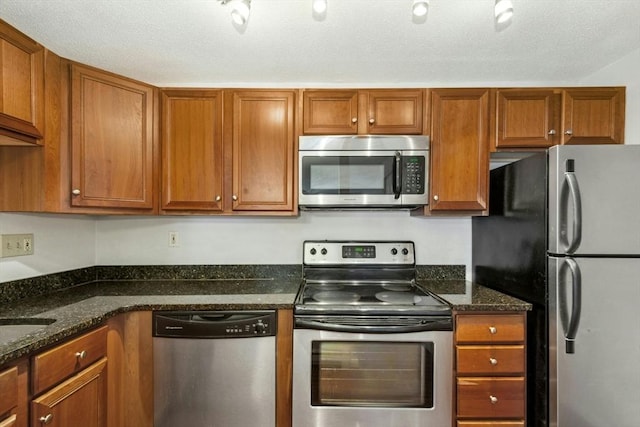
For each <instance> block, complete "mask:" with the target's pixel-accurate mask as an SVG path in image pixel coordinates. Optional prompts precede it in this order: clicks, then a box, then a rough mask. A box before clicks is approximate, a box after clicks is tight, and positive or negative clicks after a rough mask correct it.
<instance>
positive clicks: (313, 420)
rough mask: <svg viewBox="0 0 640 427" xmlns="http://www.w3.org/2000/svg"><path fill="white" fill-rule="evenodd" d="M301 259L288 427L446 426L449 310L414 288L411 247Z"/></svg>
mask: <svg viewBox="0 0 640 427" xmlns="http://www.w3.org/2000/svg"><path fill="white" fill-rule="evenodd" d="M303 250H304V255H303V276H304V283H303V286H302V288H301V290H300V292H299V294H298V297H297V298H296V303H295V305H294V320H295V328H294V346H293V347H294V352H293V353H294V354H293V365H294V372H295V374H294V381H293V426H294V427H329V426H331V427H333V426H337V425H341V426H342V425H345V426H347V425H349V426H357V425H366V426H367V427H418V426H421V427H422V426H445V425H451V411H452V408H451V399H452V380H451V378H452V335H453V334H452V315H451V308H450V307H449V306H448V304H446V303H445V302H444V301H442V300H441V299H440V298H439V297H437V296H436V295H433V294H431V293H430V292H427V291H425V290H423V289H421V288H419V287H418V286H417V285H416V282H415V252H414V245H413V243H412V242H369V241H359V242H353V241H307V242H304V245H303Z"/></svg>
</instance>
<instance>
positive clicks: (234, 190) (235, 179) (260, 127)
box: [225, 90, 296, 214]
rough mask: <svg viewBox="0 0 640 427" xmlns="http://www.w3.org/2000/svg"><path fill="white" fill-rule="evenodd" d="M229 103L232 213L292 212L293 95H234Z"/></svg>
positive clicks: (257, 92) (242, 92) (239, 92)
mask: <svg viewBox="0 0 640 427" xmlns="http://www.w3.org/2000/svg"><path fill="white" fill-rule="evenodd" d="M228 99H229V101H228V102H230V103H231V105H230V108H231V111H232V112H233V113H232V115H231V117H232V124H231V127H232V129H231V138H232V144H231V146H232V180H231V183H230V186H231V191H230V194H231V202H232V209H233V211H234V212H246V213H249V212H251V211H272V212H281V213H284V214H292V213H294V212H295V210H296V203H295V200H294V195H295V175H294V171H295V164H294V162H295V156H294V154H295V147H296V144H295V136H296V132H295V107H296V91H295V90H237V91H232V92H231V93H230V96H229V97H228ZM225 108H226V107H225Z"/></svg>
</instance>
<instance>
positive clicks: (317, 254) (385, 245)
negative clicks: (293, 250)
mask: <svg viewBox="0 0 640 427" xmlns="http://www.w3.org/2000/svg"><path fill="white" fill-rule="evenodd" d="M303 251H304V253H303V256H302V259H303V263H304V264H305V265H347V264H364V265H367V264H371V265H385V264H386V265H413V264H415V249H414V244H413V242H408V241H403V242H372V241H328V240H312V241H310V240H308V241H305V242H304V244H303Z"/></svg>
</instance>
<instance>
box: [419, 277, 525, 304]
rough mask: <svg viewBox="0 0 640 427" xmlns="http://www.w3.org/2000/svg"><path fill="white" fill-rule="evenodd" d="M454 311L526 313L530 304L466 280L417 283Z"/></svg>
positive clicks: (423, 281)
mask: <svg viewBox="0 0 640 427" xmlns="http://www.w3.org/2000/svg"><path fill="white" fill-rule="evenodd" d="M418 284H419V285H420V286H422V287H423V288H424V289H427V290H430V291H431V292H433V293H435V294H437V295H438V296H440V297H441V298H442V299H444V300H445V301H447V302H448V303H449V304H450V305H451V307H452V308H453V309H454V310H456V311H528V310H531V304H529V303H527V302H524V301H522V300H519V299H517V298H514V297H511V296H508V295H505V294H503V293H502V292H498V291H495V290H493V289H490V288H487V287H485V286H482V285H478V284H476V283H473V282H469V281H466V280H422V281H420V282H419V283H418Z"/></svg>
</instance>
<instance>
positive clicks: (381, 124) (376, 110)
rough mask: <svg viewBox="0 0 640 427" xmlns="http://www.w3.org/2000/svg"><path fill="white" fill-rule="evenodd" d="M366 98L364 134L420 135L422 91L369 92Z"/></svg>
mask: <svg viewBox="0 0 640 427" xmlns="http://www.w3.org/2000/svg"><path fill="white" fill-rule="evenodd" d="M366 96H367V97H368V102H367V104H368V109H367V117H366V118H365V119H366V124H367V131H366V133H369V134H396V135H404V134H416V135H420V134H422V130H423V128H422V103H423V98H424V91H423V90H420V89H416V90H408V89H406V90H370V91H367V93H366Z"/></svg>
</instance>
